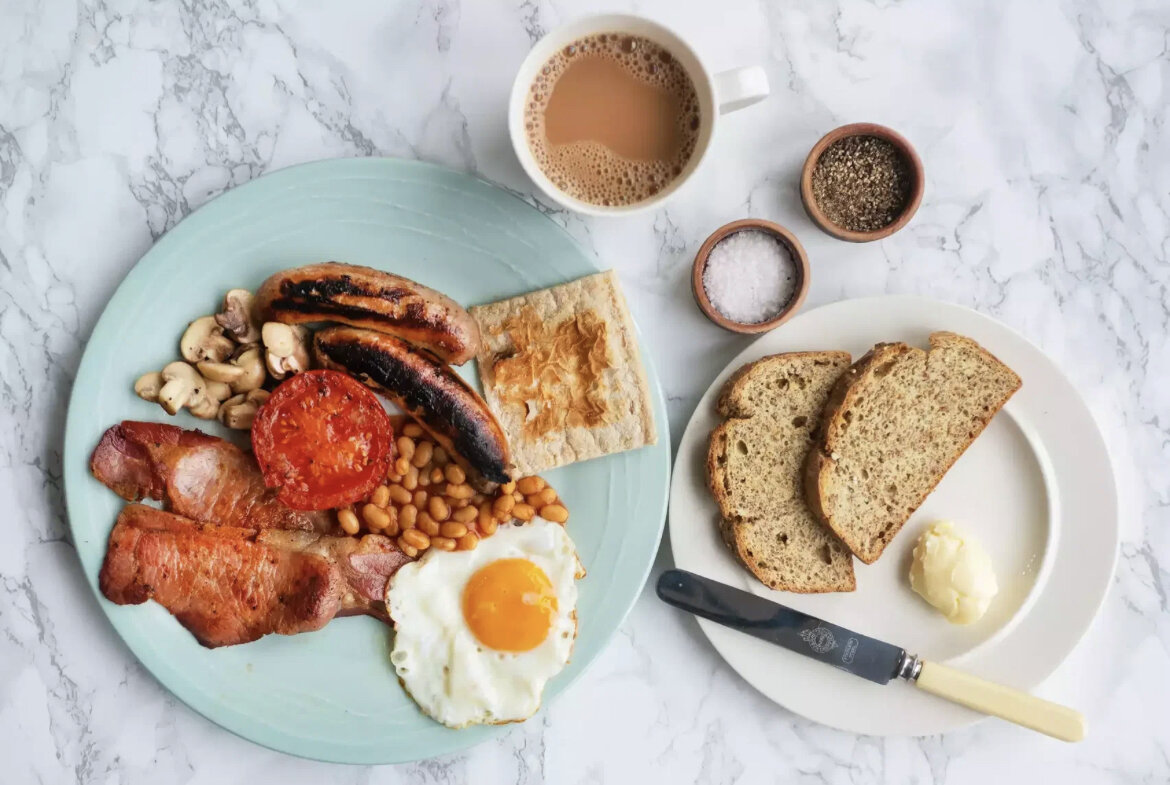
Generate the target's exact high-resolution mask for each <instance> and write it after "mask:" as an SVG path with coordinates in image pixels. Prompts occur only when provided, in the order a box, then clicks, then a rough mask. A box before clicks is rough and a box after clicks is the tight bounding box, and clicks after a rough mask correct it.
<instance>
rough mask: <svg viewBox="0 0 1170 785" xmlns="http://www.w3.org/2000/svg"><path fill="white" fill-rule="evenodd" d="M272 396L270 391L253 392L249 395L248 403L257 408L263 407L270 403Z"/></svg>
mask: <svg viewBox="0 0 1170 785" xmlns="http://www.w3.org/2000/svg"><path fill="white" fill-rule="evenodd" d="M271 396H272V393H270V392H268V390H259V389H257V390H252V391H251V392H249V393H248V402H249V403H254V404H256V406H263V405H264V404H266V403H268V399H269V398H270V397H271Z"/></svg>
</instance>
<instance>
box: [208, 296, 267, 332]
mask: <svg viewBox="0 0 1170 785" xmlns="http://www.w3.org/2000/svg"><path fill="white" fill-rule="evenodd" d="M253 300H254V298H253V296H252V293H251V292H249V291H248V290H247V289H232V290H231V291H229V292H228V293H227V294H225V295H224V296H223V310H222V311H220V313H217V314H216V315H215V322H216V324H218V325H219V326H220V327H222V328H223V330H224V332H226V333H227V334H228V335H230V336H231V337H232V338H234V339H235V341H236V342H237V343H256V341H259V340H260V323H259V322H258V321H256V315H255V313H254V312H253Z"/></svg>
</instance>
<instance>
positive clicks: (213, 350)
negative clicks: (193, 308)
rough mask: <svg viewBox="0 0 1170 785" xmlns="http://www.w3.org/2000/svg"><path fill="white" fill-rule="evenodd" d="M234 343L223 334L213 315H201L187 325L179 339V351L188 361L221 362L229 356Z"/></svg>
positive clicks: (234, 346)
mask: <svg viewBox="0 0 1170 785" xmlns="http://www.w3.org/2000/svg"><path fill="white" fill-rule="evenodd" d="M235 348H236V345H235V344H234V343H233V342H232V340H231V339H230V338H228V337H227V336H225V335H224V334H223V328H222V327H220V326H219V325H218V324H217V323H216V321H215V317H214V316H201V317H199V318H198V319H196V320H195V321H193V322H191V323H190V324H189V325H187V329H186V331H184V332H183V337H182V338H181V339H180V340H179V351H180V353H181V354H182V355H183V359H184V360H186V361H187V362H189V363H197V362H204V361H206V362H213V363H221V362H223V361H224V360H226V359H227V358H228V357H229V356H231V353H232V350H233V349H235Z"/></svg>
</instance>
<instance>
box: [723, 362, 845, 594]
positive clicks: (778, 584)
mask: <svg viewBox="0 0 1170 785" xmlns="http://www.w3.org/2000/svg"><path fill="white" fill-rule="evenodd" d="M778 357H786V358H791V359H793V360H802V359H809V360H821V359H825V360H829V361H830V362H845V363H848V362H849V360H850V356H849V354H848V353H847V352H833V351H830V352H786V353H780V354H773V355H768V356H766V357H761V358H760V359H758V360H755V361H753V362H750V363H747V364H746V365H744V366H743V367H741V368H739V369H738V370H736V371H735V372H734V373H733V374H732V375H731V376H730V377H728V379H727V381H726V382H724V384H723V388H722V389H721V391H720V394H719V396H718V398H717V399H716V406H715V408H716V411H717V412H718V414H719V415H720V416H721V417H724V418H727V419H726V420H725V421H724V422H721V423H720V424H719V425H717V426H715V428H713V429H712V430H711V433H710V435H709V436H708V441H707V458H706V474H707V487H708V489H709V490H710V492H711V496H712V498H714V500H715V502H716V504H717V505H718V506H719V510H720V516H719V522H718V527H719V535H720V539H721V540H722V541H723V544H724V545H725V546H726V547H727V549H728V550H729V551H730V552H731V554H732V555H733V556H734V557H735V558H736V560H737V561H739V562H740V564H742V565H743V566H744V568H745V569H747V570H748V572H750V573H751V574H752V575H754V576H755V577H756V579H757V580H759V581H760V582H761V583H763V584H764V585H765V586H767V587H769V588H771V589H775V590H777V591H788V592H793V593H798V594H818V593H827V592H839V591H854V590H855V589H856V588H857V579H856V576H855V574H854V573H853V571H852V570H850V571H849V573H848V575H847V576H842V579H841V580H840V581H839V582H838V583H836V584H834V585H827V584H821V585H819V586H809V585H807V584H805V585H802V584H798V583H791V582H785V581H783V580H779V579H775V578H773V577H771V575H770V574H769V572H767V571H765V570H762V569H760V568H758V567H757V564H756V562H757V560H756V559H755V558H753V557H752V556H751V554H749V553H748V551H747V546H746V544H745V541H744V539H743V537H741V536H740V530H741V527H743V526H745V525H747V522H745V521H743V520H742V519H739V518H736V517H734V516H731V515H728V514H727V506H728V504H729V501H728V491H727V488H726V487H725V485H724V482H723V480H724V477H723V473H722V472H721V471H720V458H721V457H723V456H724V455H725V454H726V450H727V439H726V438H725V437H726V436H727V433H728V430H729V425H730V423H731V422H734V421H735V420H736V419H743V418H748V417H751V416H753V413H751V412H748V411H745V410H744V409H743V408H741V407H738V406H736V404H735V401H736V399H737V397H738V396H739V394H740V393H741V392H742V387H743V385H745V384H746V383H747V379H748V378H749V376H750V375H751V373H752V372H753V371H754V370H755V369H756V368H757V367H759V366H760V365H761V364H763V363H766V362H770V361H773V360H775V359H776V358H778ZM811 452H816V451H815V449H814V450H812V451H811ZM843 550H846V551H847V546H846V548H844V549H843ZM846 557H847V558H848V553H846Z"/></svg>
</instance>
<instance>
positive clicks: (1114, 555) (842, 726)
mask: <svg viewBox="0 0 1170 785" xmlns="http://www.w3.org/2000/svg"><path fill="white" fill-rule="evenodd" d="M899 304H905V305H907V306H912V307H918V308H930V309H934V308H940V307H941V308H943V309H954V310H957V311H963V312H966V314H968V315H969V316H974V317H975V318H976V319H978V320H983V321H984V322H985V323H988V324H990V325H992V326H994V327H995V328H997V329H1001V330H1003V331H1005V332H1006V333H1008V334H1010V336H1011V337H1012V338H1013V339H1015V340H1016V341H1018V342H1020V343H1021V344H1022V345H1024V346H1025V347H1027V348H1028V349H1029V350H1030V351H1032V352H1034V353H1035V354H1036V355H1037V356H1038V357H1039V358H1042V361H1043V362H1044V363H1046V364H1047V365H1048V369H1049V370H1050V371H1051V372H1052V373H1053V374H1054V375H1055V377H1056V378H1058V379H1059V380H1060V382H1061V383H1063V384H1064V385H1065V386H1066V387H1067V390H1068V392H1069V393H1071V398H1070V400H1071V401H1072V402H1073V404H1074V405H1075V406H1077V407H1079V408H1080V409H1081V410H1082V413H1083V414H1084V415H1085V419H1086V420H1087V423H1088V425H1089V431H1088V434H1089V435H1090V436H1091V437H1092V438H1095V439H1096V446H1097V447H1099V449H1100V455H1101V457H1103V458H1104V461H1105V464H1106V465H1107V466H1108V467H1109V477H1108V480H1109V492H1110V494H1111V496H1112V499H1111V504H1109V509H1110V510H1111V512H1112V515H1111V518H1112V520H1111V524H1112V525H1111V526H1110V527H1109V530H1108V536H1109V539H1110V540H1111V545H1112V547H1111V549H1110V553H1109V559H1108V570H1107V571H1106V572H1104V573H1102V575H1103V577H1102V580H1101V582H1100V585H1099V586H1097V587H1096V588H1095V590H1094V592H1093V594H1094V603H1093V606H1092V608H1091V612H1090V613H1088V614H1086V615H1085V616H1084V618H1083V619H1082V620H1081V621H1080V622H1079V623H1078V624H1077V625H1076V635H1075V639H1074V640H1072V642H1071V643H1070V644H1069V646H1068V647H1067V648H1066V649H1065V650H1064V651H1063V652H1061V653H1060V654H1059V656H1058V657H1057V658H1055V661H1054V662H1053V663H1052V665H1051V667H1049V668H1047V669H1046V672H1045V673H1044V674H1043V675H1042V676H1041V677H1040V678H1039V679H1037V680H1036V681H1035V683H1034V684H1031V685H1028V687H1027V688H1028V689H1034V688H1035V687H1036V686H1038V685H1039V684H1041V683H1043V682H1044V681H1045V680H1046V679H1048V678H1049V677H1051V675H1052V673H1053V672H1055V671H1056V670H1057V669H1058V668H1059V667H1060V666H1061V664H1063V663H1064V661H1065V660H1066V659H1067V658H1068V657H1069V655H1070V654H1071V653H1072V652H1073V650H1074V649H1075V648H1076V646H1077V645H1079V644H1080V642H1081V641H1082V640H1083V639H1084V637H1085V635H1086V634H1087V633H1088V632H1089V630H1090V629H1091V627H1092V625H1093V623H1094V622H1095V621H1096V620H1097V618H1099V616H1100V612H1101V608H1102V607H1103V605H1104V603H1105V600H1106V598H1107V596H1108V593H1109V588H1110V586H1111V584H1112V582H1113V577H1114V576H1115V575H1116V572H1117V562H1118V559H1119V555H1120V539H1121V538H1120V521H1121V514H1122V511H1123V506H1124V501H1123V499H1122V497H1121V494H1120V493H1119V476H1120V471H1119V466H1118V463H1117V461H1116V460H1115V457H1114V455H1113V453H1112V451H1111V450H1110V448H1109V442H1108V441H1107V440H1106V439H1105V436H1104V433H1103V431H1102V430H1101V424H1100V422H1099V421H1098V420H1097V417H1096V416H1095V415H1094V414H1093V410H1092V409H1091V408H1090V407H1089V405H1088V404H1087V403H1086V401H1085V400H1084V398H1083V397H1082V396H1081V394H1080V393H1079V391H1078V390H1077V387H1076V386H1075V385H1074V384H1073V383H1072V381H1071V380H1070V379H1069V378H1068V376H1067V375H1066V374H1065V373H1064V371H1063V370H1062V369H1061V367H1060V366H1059V365H1058V364H1057V363H1056V362H1055V361H1054V360H1052V359H1051V358H1050V357H1049V356H1048V355H1047V354H1046V353H1045V352H1044V351H1043V350H1042V349H1040V347H1038V346H1036V345H1035V344H1034V343H1033V342H1032V341H1030V340H1028V338H1027V337H1025V336H1024V335H1023V334H1022V333H1020V332H1019V331H1018V330H1016V329H1015V328H1013V327H1011V326H1010V325H1008V324H1005V323H1004V322H1002V321H1000V320H999V319H996V318H995V317H993V316H990V315H988V314H985V313H983V312H981V311H978V310H976V309H974V308H972V307H970V306H967V305H963V304H961V303H954V302H950V301H946V300H941V299H937V298H933V297H928V296H924V295H918V294H881V295H874V296H868V297H857V298H843V299H841V300H836V301H833V302H828V303H823V304H821V305H819V306H817V307H816V308H812V309H809V310H808V311H805V312H804V313H801V314H799V315H798V316H797V317H795V318H794V319H793V320H791V321H790V322H788V323H787V324H786V325H782V326H781V327H780V328H778V330H784V328H785V327H791V326H792V325H795V324H799V323H800V321H801V320H803V319H805V318H806V317H808V316H810V315H812V314H815V313H816V312H818V311H822V310H825V309H829V308H834V307H838V308H839V307H852V308H858V307H874V306H877V307H882V306H884V307H896V306H897V305H899ZM936 329H937V328H936ZM931 331H934V329H932V330H931ZM776 334H777V331H773V332H770V333H765V334H764V335H762V336H760V337H759V338H757V339H755V340H753V341H752V342H751V343H749V344H748V345H746V346H745V347H744V348H743V349H742V350H741V351H740V352H739V353H737V354H736V355H735V357H733V358H732V359H731V360H730V361H729V362H728V363H726V364H725V365H724V367H723V368H721V369H720V370H719V371H718V372H717V373H716V374H715V376H714V377H713V378H712V381H711V383H710V384H709V385H708V387H707V389H706V390H705V391H704V392H703V393H702V394H701V395H700V396H699V399H698V402H697V403H696V406H695V409H694V411H693V412H692V413H691V416H690V418H689V419H688V421H687V424H686V427H685V428H684V430H683V434H682V436H681V437H680V439H679V446H678V449H677V451H676V454H675V465H674V470H673V471H672V476H671V494H670V502H669V505H668V510H667V518H668V520H669V521H670V525H669V526H668V532H667V536H668V538H669V541H670V545H671V556H672V559H673V561H674V563H675V566H677V567H679V568H681V569H692V568H693V567H694V565H689V564H687V563H680V562H679V558H678V553H679V549H678V548H677V547H676V539H675V537H676V535H679V536H681V534H680V532H679V528H678V527H677V526H676V525H675V520H674V519H675V515H674V509H673V508H674V505H675V504H676V496H678V495H679V494H680V493H682V492H681V491H679V490H678V489H676V485H677V484H680V483H682V482H683V481H684V480H683V478H684V475H689V474H691V471H690V470H689V469H684V468H682V467H683V463H684V462H686V463H687V464H690V463H692V462H693V459H692V457H691V456H692V455H693V453H694V449H689V450H688V446H689V447H691V448H693V447H694V442H695V440H696V439H700V438H702V435H701V434H699V435H695V434H692V430H693V429H695V428H697V427H698V423H699V421H700V420H701V419H702V416H703V406H704V404H705V403H709V402H710V401H711V399H712V396H713V395H714V390H715V389H716V387H717V386H718V385H719V384H720V383H721V382H722V381H723V380H724V379H725V378H726V377H727V376H728V375H729V373H730V372H732V371H733V370H734V369H735V368H738V367H740V366H741V365H743V364H744V363H745V362H748V361H749V360H750V359H756V358H758V357H762V356H766V355H769V354H773V353H775V352H771V351H764V352H760V351H759V350H758V346H759V344H760V343H761V342H765V341H768V340H769V339H770V338H771V337H772V336H774V335H776ZM877 340H883V338H881V337H878V339H877ZM781 351H784V350H781ZM1013 419H1015V420H1017V426H1019V425H1022V424H1023V423H1021V422H1019V420H1018V418H1014V417H1013ZM1029 430H1030V429H1029ZM1036 438H1037V440H1038V439H1039V435H1038V434H1037V435H1036ZM1029 441H1031V438H1030V439H1029ZM1039 444H1040V445H1041V446H1043V443H1042V442H1039ZM1048 452H1049V451H1048V450H1047V448H1045V450H1044V455H1047V454H1048ZM1054 471H1055V469H1054ZM680 487H681V486H680ZM688 528H693V527H688ZM1058 528H1063V527H1062V526H1060V525H1059V524H1058ZM686 551H687V549H686V548H685V547H684V548H683V553H686ZM744 574H745V575H747V573H744ZM749 577H750V576H749ZM1042 591H1043V590H1042V587H1040V589H1039V591H1037V590H1036V589H1035V588H1034V589H1033V591H1031V592H1030V595H1036V594H1039V593H1042ZM1034 599H1035V597H1034V596H1032V597H1030V598H1029V603H1031V602H1032V601H1033V600H1034ZM1021 610H1023V609H1021ZM695 621H696V622H697V623H698V626H699V628H700V629H701V630H702V631H703V635H704V636H705V637H706V638H707V640H708V642H710V644H711V645H712V647H713V648H714V649H715V651H716V652H717V653H718V654H719V656H720V658H722V659H723V661H724V662H725V663H726V664H727V665H728V666H729V667H730V668H731V669H732V670H733V671H735V672H736V674H737V675H738V676H739V678H741V679H743V680H744V681H745V682H747V683H748V684H749V685H751V687H752V688H753V689H755V690H756V691H757V692H759V693H760V694H762V695H763V696H764V697H765V698H768V699H769V700H771V701H772V702H774V703H775V704H777V705H778V706H781V707H782V708H784V709H786V710H787V711H790V712H792V713H793V714H794V715H797V716H801V717H803V718H805V719H807V720H810V721H812V722H816V723H818V724H821V725H825V726H826V727H832V728H835V729H837V730H841V731H845V732H849V733H856V734H858V735H862V736H871V737H875V738H880V737H887V736H889V737H898V736H903V737H905V736H910V737H922V736H930V735H935V734H938V733H947V732H950V731H953V730H958V729H960V728H964V727H968V726H970V725H973V724H976V723H978V722H981V721H983V720H985V719H987V717H986V716H983V715H979V714H977V713H975V712H971V711H965V714H964V716H965V719H963V720H962V721H957V722H951V723H947V724H945V727H932V728H923V729H916V730H911V731H906V730H900V729H897V728H888V729H887V728H881V729H873V728H863V727H859V726H857V725H851V724H850V723H849V722H847V721H840V720H837V719H827V718H825V717H823V716H820V717H813V716H809V714H808V713H803V712H801V711H798V710H797V709H794V708H792V707H791V706H789V705H788V704H787V703H785V702H784V701H782V700H780V699H779V698H778V697H776V696H775V695H773V694H772V692H771V691H770V690H769V689H766V688H765V687H764V686H762V685H761V684H759V683H757V681H756V680H754V679H752V678H750V677H749V676H747V675H745V674H744V673H743V672H742V671H741V670H740V669H739V668H738V667H737V666H736V665H735V664H734V663H733V661H732V660H733V659H735V658H737V657H739V656H740V655H739V654H738V651H737V650H742V649H744V648H746V647H747V646H750V645H751V644H753V643H755V641H754V640H753V639H751V638H747V637H745V636H742V635H737V634H735V633H734V632H733V631H731V630H728V629H727V628H725V627H722V626H720V625H718V624H715V623H714V622H711V621H708V620H706V619H699V618H696V619H695ZM1017 621H1019V619H1018V618H1014V619H1012V620H1009V622H1008V623H1009V624H1012V625H1014V623H1015V622H1017ZM999 637H1000V636H999V633H998V632H997V633H995V634H993V636H992V638H991V639H988V640H987V641H984V642H982V643H980V644H978V645H977V646H976V647H974V648H975V649H979V648H982V646H983V644H984V643H991V642H993V641H995V639H997V638H999ZM729 651H731V652H732V653H731V654H730V655H729V653H728V652H729ZM971 651H974V649H972V650H971ZM969 653H970V651H969V652H964V653H963V654H961V655H959V659H962V658H963V657H965V656H967V654H969Z"/></svg>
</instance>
